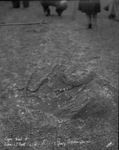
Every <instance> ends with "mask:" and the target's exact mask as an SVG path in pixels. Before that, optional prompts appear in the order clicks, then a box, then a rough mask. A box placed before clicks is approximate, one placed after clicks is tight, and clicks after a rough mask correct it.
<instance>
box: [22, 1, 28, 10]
mask: <svg viewBox="0 0 119 150" xmlns="http://www.w3.org/2000/svg"><path fill="white" fill-rule="evenodd" d="M22 2H23V7H24V8H28V7H29V0H22Z"/></svg>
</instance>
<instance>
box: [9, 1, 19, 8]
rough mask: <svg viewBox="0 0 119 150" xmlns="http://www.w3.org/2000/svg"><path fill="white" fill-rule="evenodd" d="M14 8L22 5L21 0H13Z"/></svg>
mask: <svg viewBox="0 0 119 150" xmlns="http://www.w3.org/2000/svg"><path fill="white" fill-rule="evenodd" d="M11 2H12V6H13V8H19V7H20V0H11Z"/></svg>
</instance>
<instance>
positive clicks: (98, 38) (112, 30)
mask: <svg viewBox="0 0 119 150" xmlns="http://www.w3.org/2000/svg"><path fill="white" fill-rule="evenodd" d="M77 3H78V2H75V3H74V2H69V7H68V9H67V10H66V11H65V12H64V13H63V15H62V17H61V18H60V17H58V16H57V14H56V13H55V9H54V8H52V11H51V13H52V15H51V16H50V17H45V16H44V15H43V10H42V7H41V5H40V3H39V2H38V1H35V2H30V7H29V8H27V9H23V8H20V9H13V8H12V5H11V3H10V2H0V24H7V23H8V24H9V23H31V22H41V21H42V20H43V21H42V22H41V24H34V25H11V26H3V25H0V90H1V91H0V96H1V97H4V96H5V94H6V93H7V92H8V89H7V87H8V88H9V89H10V87H11V88H12V90H13V89H14V87H15V86H16V84H17V85H18V86H19V87H20V88H21V87H23V86H24V85H25V84H26V81H28V78H29V75H30V74H32V72H34V70H39V69H40V68H42V67H48V66H53V65H55V64H57V63H59V64H61V63H64V64H68V65H71V66H78V67H79V68H80V67H81V68H83V69H86V68H88V69H92V70H93V71H95V72H96V74H97V75H98V76H99V77H101V78H104V79H106V80H108V81H109V82H110V85H111V86H113V87H114V88H115V89H118V65H119V64H118V58H119V52H118V51H119V50H118V49H119V22H118V21H113V20H109V19H108V12H105V11H104V10H103V7H104V6H105V3H106V2H104V1H102V3H101V4H102V11H101V13H100V14H99V15H98V28H97V29H92V30H88V29H86V17H85V14H83V13H81V12H79V11H78V10H76V9H77ZM74 9H75V10H74ZM73 13H75V14H73ZM50 69H51V68H50V67H49V70H50ZM46 72H47V71H46ZM44 74H45V73H44ZM44 74H43V75H44ZM37 81H38V79H37ZM35 82H36V81H35ZM33 88H34V87H33ZM6 91H7V92H6ZM3 95H4V96H3ZM6 95H7V94H6ZM16 97H17V96H16ZM3 99H5V98H3ZM6 103H8V102H6ZM6 103H5V104H3V103H1V106H2V105H6ZM15 104H16V102H14V100H13V103H12V104H10V108H13V107H16V105H15ZM14 105H15V106H14ZM31 109H32V108H31ZM0 110H2V107H0ZM9 111H10V113H12V109H10V110H9ZM14 111H17V110H14ZM1 114H2V113H1ZM1 114H0V118H1V120H2V118H3V117H2V115H1ZM46 116H47V115H46ZM17 119H18V118H17ZM106 123H107V122H106ZM108 123H109V122H108ZM108 123H107V125H106V127H107V130H108V128H109V130H111V127H110V124H108ZM100 124H101V123H100ZM102 124H103V121H102ZM0 128H1V133H4V132H2V130H3V131H4V130H5V131H6V129H4V126H2V121H1V127H0ZM7 128H8V127H7ZM29 128H30V127H29ZM54 128H55V127H54ZM97 128H100V126H97ZM7 130H9V129H7ZM31 130H32V129H31ZM34 130H35V131H36V129H34ZM54 130H55V129H54ZM86 131H87V130H86ZM99 131H100V132H99V136H100V134H101V133H102V131H101V129H99ZM39 132H40V131H39ZM48 132H49V131H48ZM51 132H52V131H51ZM72 132H75V131H72ZM87 132H88V131H87ZM87 132H86V135H87ZM94 132H95V131H94ZM112 132H113V131H112ZM106 133H107V132H106ZM106 133H105V134H106ZM109 133H111V131H110V132H109ZM72 134H73V133H72ZM75 134H76V133H75ZM110 135H111V134H109V135H106V138H107V137H108V136H110ZM77 136H78V135H77ZM77 136H76V137H77ZM116 136H117V135H115V133H114V134H113V136H112V137H111V138H112V139H111V138H110V142H109V140H107V141H108V142H107V144H108V143H109V144H108V146H107V148H106V147H104V145H103V146H102V145H100V147H99V148H91V147H90V146H89V145H90V144H89V145H88V144H87V145H88V146H87V147H86V146H85V144H84V145H83V146H80V149H81V150H84V149H87V150H88V149H91V150H93V149H94V150H105V149H108V150H116V149H115V147H113V140H114V141H115V139H116ZM3 137H6V136H5V135H3V134H1V135H0V138H1V139H3ZM8 137H9V136H8ZM67 137H68V136H67ZM76 137H75V138H76ZM85 138H86V137H85ZM89 139H90V138H89ZM89 139H88V141H89ZM111 140H112V141H111ZM1 141H2V140H1ZM37 141H38V140H37ZM97 141H98V140H97ZM44 142H46V145H47V141H45V140H44ZM1 143H3V141H2V142H1ZM1 143H0V144H1ZM70 143H71V142H70ZM80 143H81V142H80ZM82 143H83V141H82ZM55 144H56V143H55ZM93 144H94V143H93ZM1 145H2V144H1ZM56 145H57V144H56ZM80 145H81V144H80ZM105 145H106V144H105ZM1 148H3V149H5V148H4V147H2V146H1ZM7 148H8V149H10V148H11V147H10V148H9V146H7ZM12 148H13V149H14V150H16V149H15V148H16V147H15V148H14V146H13V147H12ZM53 148H54V147H52V148H49V147H42V149H53ZM58 148H59V149H67V150H70V148H71V147H67V148H66V147H65V146H64V147H61V148H60V147H57V146H56V149H58ZM18 149H20V147H19V148H18ZM22 149H23V150H25V147H23V146H22ZM26 149H27V148H26ZM29 149H34V150H37V149H39V147H37V146H36V147H35V146H30V148H29ZM40 149H41V148H40ZM40 149H39V150H40ZM76 149H77V150H78V147H76V146H73V147H72V150H76Z"/></svg>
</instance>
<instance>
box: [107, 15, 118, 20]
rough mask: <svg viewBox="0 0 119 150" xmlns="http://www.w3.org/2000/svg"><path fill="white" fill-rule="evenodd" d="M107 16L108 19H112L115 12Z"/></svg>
mask: <svg viewBox="0 0 119 150" xmlns="http://www.w3.org/2000/svg"><path fill="white" fill-rule="evenodd" d="M108 18H109V19H114V18H116V16H115V14H110V15H109V16H108Z"/></svg>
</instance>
